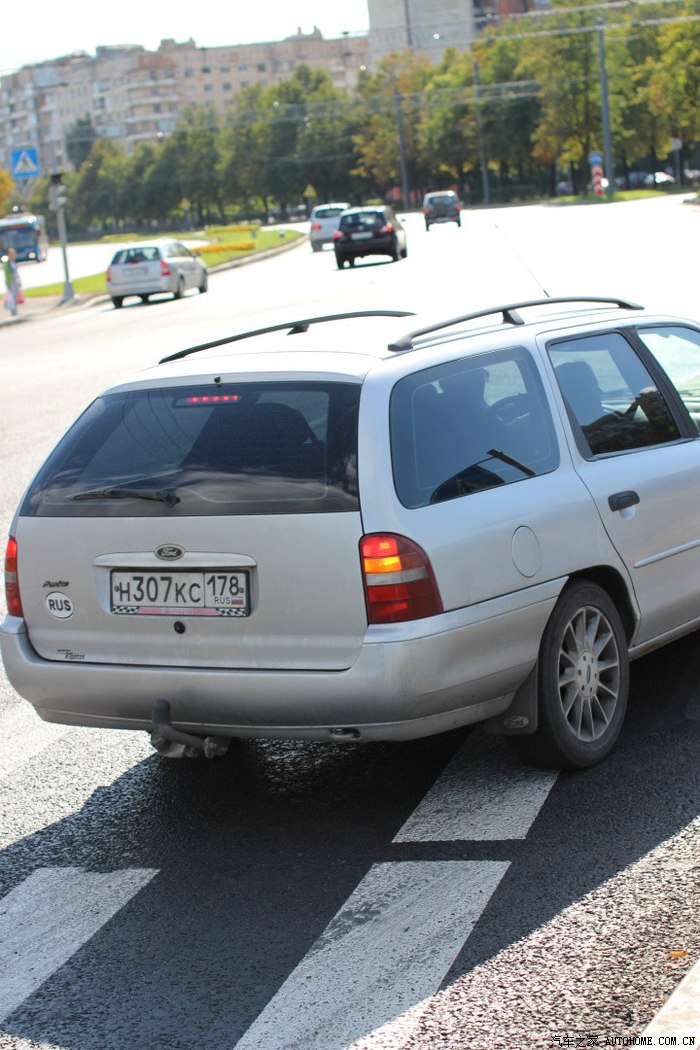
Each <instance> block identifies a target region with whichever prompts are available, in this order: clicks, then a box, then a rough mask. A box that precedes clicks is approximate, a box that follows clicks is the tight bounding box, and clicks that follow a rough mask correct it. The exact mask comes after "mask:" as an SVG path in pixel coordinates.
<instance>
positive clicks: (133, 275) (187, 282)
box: [106, 239, 209, 309]
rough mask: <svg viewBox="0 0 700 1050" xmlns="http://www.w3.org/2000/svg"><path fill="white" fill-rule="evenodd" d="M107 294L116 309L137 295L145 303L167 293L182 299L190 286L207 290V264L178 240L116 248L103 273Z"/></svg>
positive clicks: (139, 243) (141, 243) (144, 242)
mask: <svg viewBox="0 0 700 1050" xmlns="http://www.w3.org/2000/svg"><path fill="white" fill-rule="evenodd" d="M106 278H107V293H108V295H110V296H111V298H112V302H113V303H114V306H115V307H116V308H117V309H119V308H120V307H121V306H122V304H123V302H124V300H125V299H126V298H127V297H128V296H130V295H133V296H137V297H138V298H139V299H140V300H141V302H142V303H147V302H148V300H149V299H150V297H151V296H152V295H158V294H160V293H163V292H166V293H167V292H169V293H170V294H171V295H173V296H174V298H175V299H181V298H182V297H183V295H184V294H185V292H186V291H188V290H189V289H190V288H196V289H197V290H198V291H199V292H206V291H207V288H208V280H209V278H208V274H207V267H206V265H205V263H204V262H203V261H202V259H201V258H200V257H199V256H198V255H196V254H195V253H194V252H191V251H190V249H189V248H187V247H186V246H185V245H184V244H182V242H181V241H175V240H167V239H163V240H157V241H143V242H138V243H136V244H126V245H122V246H121V247H119V248H117V250H116V252H115V253H114V256H113V257H112V261H111V263H110V264H109V267H108V269H107V273H106Z"/></svg>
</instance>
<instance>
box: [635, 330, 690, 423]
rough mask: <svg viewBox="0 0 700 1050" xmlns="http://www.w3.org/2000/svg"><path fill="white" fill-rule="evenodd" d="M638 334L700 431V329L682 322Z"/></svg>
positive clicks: (638, 331) (639, 331)
mask: <svg viewBox="0 0 700 1050" xmlns="http://www.w3.org/2000/svg"><path fill="white" fill-rule="evenodd" d="M637 335H638V336H639V338H640V339H641V340H642V341H643V342H644V343H645V344H646V346H647V347H648V348H649V349H650V350H651V352H652V353H653V355H654V357H655V358H656V360H657V361H658V362H659V364H660V365H661V367H662V368H663V370H664V372H665V373H666V375H667V376H668V377H669V379H670V380H671V382H672V383H673V385H674V386H675V388H676V390H677V391H678V395H679V397H680V398H681V400H682V401H683V404H684V405H685V407H686V408H687V410H688V413H689V415H690V418H691V419H692V421H693V426H694V427H695V429H696V431H697V432H698V433H700V332H698V331H697V329H695V328H687V327H685V326H683V325H664V326H663V327H658V328H651V327H650V328H638V329H637Z"/></svg>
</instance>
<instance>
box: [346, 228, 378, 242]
mask: <svg viewBox="0 0 700 1050" xmlns="http://www.w3.org/2000/svg"><path fill="white" fill-rule="evenodd" d="M372 236H373V234H372V231H371V230H363V231H362V232H361V233H351V234H350V237H351V238H352V240H353V241H368V240H369V239H370V237H372Z"/></svg>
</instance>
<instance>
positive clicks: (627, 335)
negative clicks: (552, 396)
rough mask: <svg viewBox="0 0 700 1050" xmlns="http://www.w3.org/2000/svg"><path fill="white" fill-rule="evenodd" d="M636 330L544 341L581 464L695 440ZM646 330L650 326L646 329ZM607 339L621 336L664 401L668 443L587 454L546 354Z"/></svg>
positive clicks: (674, 395) (616, 328)
mask: <svg viewBox="0 0 700 1050" xmlns="http://www.w3.org/2000/svg"><path fill="white" fill-rule="evenodd" d="M636 327H637V326H625V325H615V326H614V327H610V328H600V329H596V330H594V331H589V332H579V333H576V332H570V333H568V334H567V335H556V336H554V337H552V338H547V339H545V341H544V349H545V356H546V359H547V364H548V366H549V369H550V372H551V376H552V382H553V384H554V389H555V390H556V392H557V395H558V397H559V400H560V402H561V405H562V410H563V419H564V421H565V423H566V424H567V425H568V429H569V431H570V433H571V435H572V437H573V439H574V444H575V446H576V450H577V451H578V453H579V454H580V455H581V457H582V458H583V459H585V460H588V461H591V462H592V461H595V460H599V459H607V458H610V457H611V456H629V455H634V454H636V453H639V452H646V451H649V450H650V449H658V448H661V447H663V446H664V445H673V444H677V443H678V442H679V441H687V440H689V439H690V438H696V437H698V434H697V433H696V432H695V428H694V427H693V424H692V420H691V419H690V415H689V413H688V411H687V409H686V407H685V405H684V404H683V402H682V400H681V398H680V396H679V394H678V392H677V390H676V389H675V387H674V386H673V384H672V383H671V381H670V379H669V377H668V376H667V375H666V373H665V372H664V371H663V369H662V368H661V366H660V364H659V363H658V361H657V360H656V358H655V357H654V355H653V354H652V352H651V351H650V350H649V348H648V347H647V346H646V345H645V344H644V343H643V342H642V340H641V339H640V338H639V337H638V336H637V334H636ZM639 327H642V326H639ZM644 327H647V326H644ZM648 327H653V326H652V325H649V326H648ZM687 327H690V326H687ZM610 335H619V336H621V337H622V338H623V339H624V340H625V342H626V343H627V344H628V345H629V346H630V349H631V350H632V351H633V352H634V353H635V354H636V355H637V358H638V359H639V361H640V363H641V364H642V365H643V366H644V368H645V369H646V371H647V372H648V373H649V376H650V378H651V379H652V380H653V381H654V383H655V385H656V387H657V389H658V391H659V393H660V394H661V395H662V397H663V399H664V401H665V402H666V405H667V407H668V409H669V411H670V414H671V417H672V419H673V422H674V423H675V424H676V427H677V428H678V432H679V434H678V437H677V438H674V439H672V440H671V441H661V442H656V443H654V444H650V445H640V446H638V447H636V448H626V449H613V450H610V451H607V452H593V451H592V450H591V448H590V445H589V443H588V440H587V438H586V435H585V434H584V432H583V429H582V427H581V425H580V424H579V423H578V421H577V420H576V419H575V417H573V416H572V414H570V413H569V410H568V408H567V405H566V400H565V398H564V394H563V391H562V389H561V387H560V385H559V380H558V379H557V375H556V369H555V367H554V364H553V363H552V359H551V357H550V354H549V350H550V348H551V347H554V346H556V345H557V344H559V343H571V342H574V341H579V340H580V341H581V342H583V341H585V340H586V339H595V338H598V337H601V336H603V337H605V336H610Z"/></svg>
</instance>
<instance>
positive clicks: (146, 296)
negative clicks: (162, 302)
mask: <svg viewBox="0 0 700 1050" xmlns="http://www.w3.org/2000/svg"><path fill="white" fill-rule="evenodd" d="M150 298H151V297H150V295H140V296H139V299H140V300H141V302H142V303H147V302H148V300H149V299H150Z"/></svg>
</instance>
